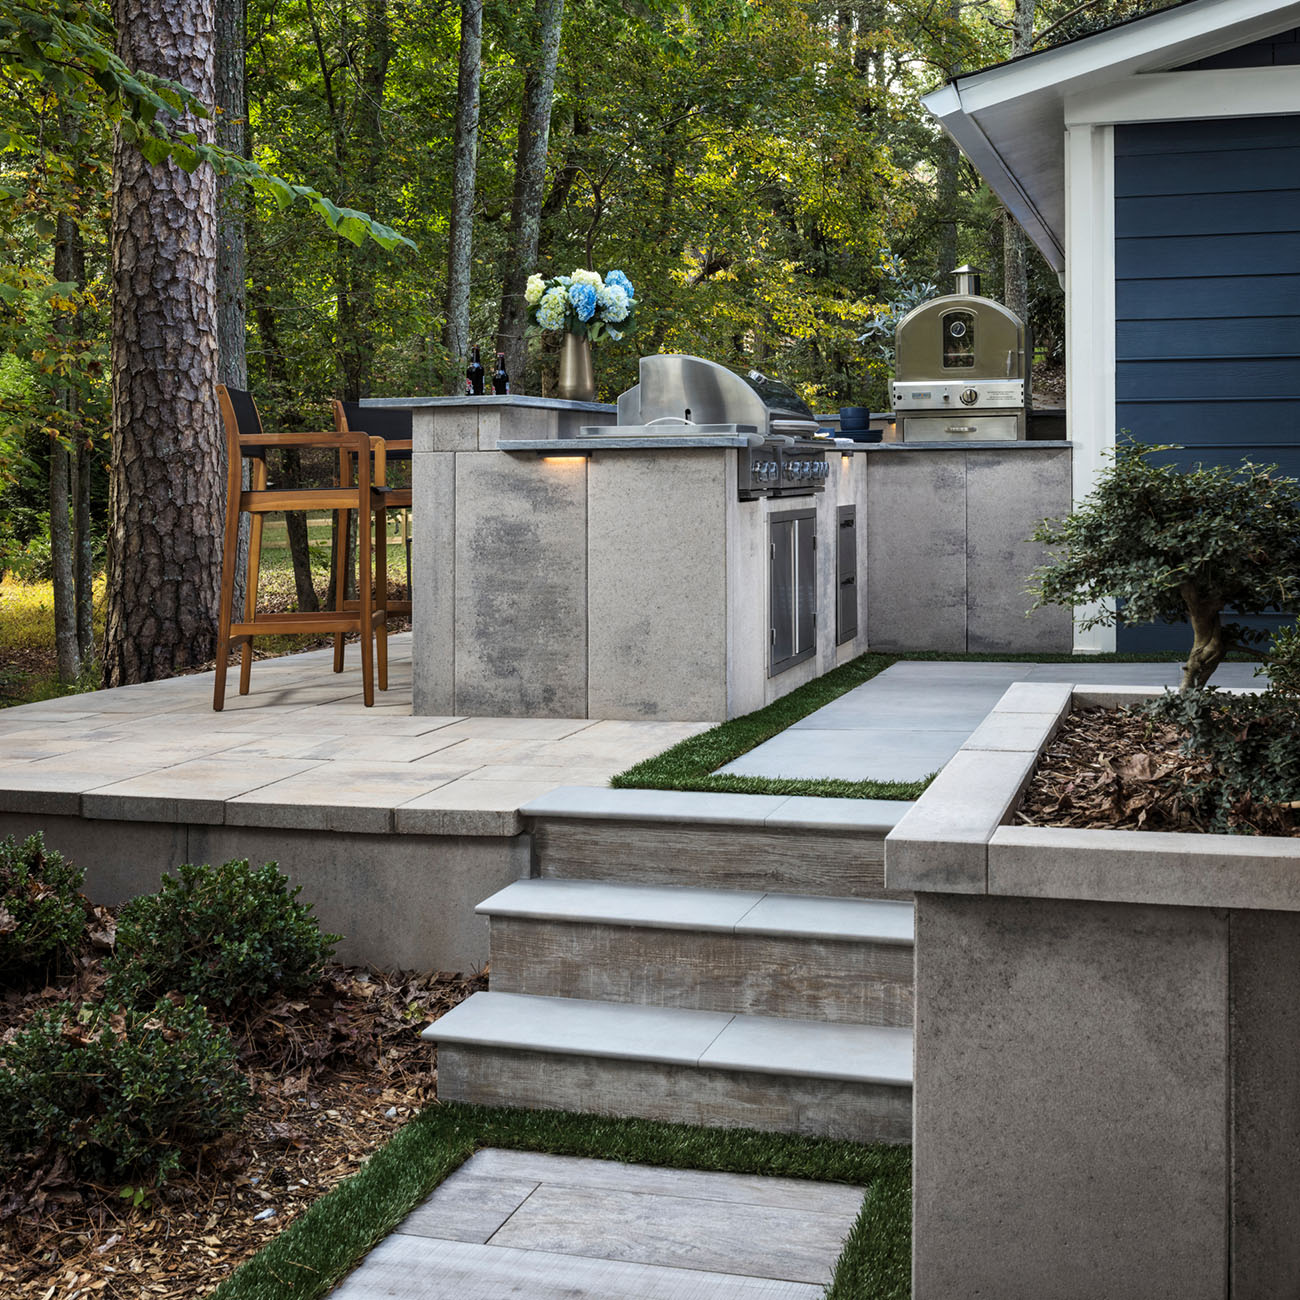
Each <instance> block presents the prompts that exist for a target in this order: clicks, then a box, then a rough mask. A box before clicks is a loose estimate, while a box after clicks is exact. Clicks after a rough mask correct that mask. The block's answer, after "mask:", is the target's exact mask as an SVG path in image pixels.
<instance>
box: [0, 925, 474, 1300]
mask: <svg viewBox="0 0 1300 1300" xmlns="http://www.w3.org/2000/svg"><path fill="white" fill-rule="evenodd" d="M112 925H113V922H112V916H111V914H110V913H109V912H108V910H107V909H104V908H95V909H93V910H92V911H91V912H90V913H89V915H88V924H87V938H86V941H85V943H84V944H83V947H82V951H81V952H80V953H79V954H78V956H77V957H76V959H75V961H74V963H73V966H72V968H71V969H70V970H68V971H66V972H65V973H64V974H63V976H62V977H61V978H59V979H57V980H54V981H52V982H51V983H50V984H48V985H46V986H45V987H42V988H33V989H28V990H18V989H11V990H9V991H7V992H6V993H5V994H4V996H3V997H2V998H0V1037H3V1036H4V1035H5V1034H7V1033H12V1032H14V1031H16V1030H17V1029H18V1028H20V1027H21V1026H22V1025H23V1024H24V1023H26V1021H27V1020H28V1018H29V1017H30V1016H31V1014H32V1013H33V1012H34V1011H36V1010H37V1009H39V1008H45V1007H49V1006H53V1005H57V1004H60V1003H65V1002H70V1001H71V1002H78V1003H79V1002H80V1001H82V1000H95V999H96V998H97V997H98V996H99V995H100V992H101V989H102V985H103V980H104V977H103V974H102V971H101V968H100V963H101V958H102V956H103V955H104V953H106V952H107V951H108V948H109V945H110V943H111V936H112ZM486 987H487V978H486V975H476V976H472V977H469V978H466V977H463V976H461V975H454V974H448V973H445V972H435V973H429V974H419V975H415V974H409V973H401V974H384V973H381V972H378V971H373V970H367V969H362V968H356V967H344V966H335V967H331V968H329V969H328V970H327V972H326V975H325V978H324V979H323V980H322V981H321V982H320V984H319V985H318V986H317V989H316V991H315V992H314V993H313V994H312V995H311V996H310V997H306V998H299V999H293V1000H287V999H279V1000H272V1001H270V1002H268V1003H266V1004H264V1005H262V1006H260V1007H257V1008H254V1009H252V1010H248V1011H245V1012H244V1013H243V1014H241V1015H240V1016H238V1017H237V1018H235V1019H234V1020H233V1021H232V1022H230V1029H231V1031H232V1033H233V1034H234V1036H235V1039H236V1042H237V1044H238V1046H239V1052H240V1060H241V1065H242V1067H243V1069H244V1071H245V1073H246V1074H247V1076H248V1078H249V1081H250V1083H251V1085H252V1089H253V1102H252V1105H251V1106H250V1109H249V1112H248V1114H247V1115H246V1116H245V1119H244V1122H243V1124H242V1126H241V1128H240V1129H239V1130H238V1131H237V1132H236V1133H234V1134H232V1135H230V1136H229V1137H228V1138H227V1139H225V1140H224V1141H222V1142H221V1143H219V1144H217V1145H214V1146H211V1147H208V1148H207V1149H205V1150H204V1151H203V1152H201V1153H198V1159H197V1161H196V1163H195V1165H194V1167H193V1168H192V1169H190V1170H188V1171H187V1172H185V1173H183V1174H177V1175H175V1176H173V1177H172V1178H171V1179H170V1180H169V1181H168V1182H167V1183H166V1184H165V1185H164V1186H163V1187H162V1188H161V1189H150V1190H148V1192H147V1196H146V1200H145V1203H144V1204H142V1205H138V1206H137V1205H133V1204H132V1203H131V1201H130V1200H128V1199H124V1198H123V1196H122V1188H121V1187H120V1186H112V1187H100V1186H90V1185H86V1184H84V1183H78V1182H76V1181H75V1180H74V1179H73V1178H72V1177H71V1176H70V1175H69V1173H68V1171H67V1169H66V1167H65V1165H64V1164H63V1162H62V1161H61V1160H60V1159H58V1158H53V1159H51V1158H45V1159H37V1158H35V1157H33V1158H32V1160H31V1161H30V1162H29V1163H28V1165H27V1167H25V1168H24V1169H22V1170H21V1171H20V1172H19V1174H18V1175H17V1176H14V1177H11V1178H10V1179H9V1180H8V1182H7V1183H0V1296H4V1297H5V1300H78V1298H79V1297H103V1298H104V1300H182V1298H184V1300H191V1298H192V1297H195V1296H201V1295H206V1294H207V1293H208V1292H209V1291H210V1290H211V1289H212V1288H213V1287H215V1286H216V1285H217V1283H219V1282H220V1281H221V1280H222V1279H223V1278H225V1277H226V1276H228V1275H229V1274H230V1273H231V1272H232V1271H233V1270H234V1269H235V1268H236V1267H238V1265H239V1264H241V1263H243V1261H244V1260H246V1259H248V1258H249V1257H250V1256H252V1255H254V1254H255V1253H256V1252H257V1251H258V1250H260V1249H261V1247H262V1246H263V1245H265V1244H266V1242H267V1240H268V1239H269V1238H271V1237H272V1236H274V1235H275V1234H276V1233H278V1232H279V1231H281V1230H282V1229H283V1228H284V1227H286V1226H287V1225H288V1224H289V1223H290V1222H292V1220H293V1219H294V1218H295V1217H296V1216H297V1215H299V1214H300V1213H302V1211H303V1210H305V1209H307V1208H308V1207H309V1206H310V1205H311V1204H312V1202H313V1201H315V1200H316V1199H317V1198H318V1197H319V1196H321V1195H323V1194H324V1193H325V1192H328V1191H329V1190H330V1189H331V1188H333V1187H335V1186H336V1185H337V1184H338V1183H340V1182H341V1181H342V1180H343V1179H345V1178H347V1177H348V1176H349V1175H351V1174H353V1173H355V1172H356V1170H357V1169H358V1168H359V1167H360V1166H361V1164H362V1163H363V1162H364V1161H365V1160H366V1158H367V1157H368V1156H369V1155H370V1154H371V1153H372V1152H374V1151H375V1150H377V1149H378V1148H379V1147H381V1146H382V1145H383V1144H384V1143H385V1142H386V1141H387V1140H388V1139H389V1138H390V1137H391V1136H392V1135H393V1133H394V1132H395V1131H396V1130H397V1129H398V1128H399V1127H400V1126H401V1125H402V1124H403V1123H404V1122H405V1121H406V1120H408V1119H409V1118H410V1117H411V1116H412V1115H413V1114H415V1112H416V1111H418V1110H419V1109H420V1107H421V1106H423V1105H425V1104H426V1103H428V1102H431V1101H432V1100H434V1098H435V1094H436V1080H437V1073H436V1068H435V1057H434V1052H433V1049H432V1048H430V1047H429V1046H428V1045H427V1044H425V1043H422V1042H421V1041H420V1037H419V1035H420V1031H421V1030H422V1029H423V1028H424V1027H425V1026H426V1025H427V1024H428V1023H429V1022H430V1021H431V1020H435V1019H437V1018H438V1017H439V1016H440V1015H442V1014H444V1013H445V1012H447V1011H449V1010H450V1009H451V1008H452V1007H453V1006H455V1005H456V1004H457V1003H459V1002H461V1001H463V1000H464V999H465V998H466V997H468V996H469V994H470V993H472V992H474V991H475V990H477V989H482V988H486Z"/></svg>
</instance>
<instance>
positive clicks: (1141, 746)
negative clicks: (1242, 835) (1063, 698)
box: [1015, 709, 1300, 836]
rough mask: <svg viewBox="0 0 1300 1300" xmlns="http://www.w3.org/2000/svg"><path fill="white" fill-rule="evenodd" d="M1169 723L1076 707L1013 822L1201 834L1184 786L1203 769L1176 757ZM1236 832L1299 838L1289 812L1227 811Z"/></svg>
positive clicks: (1202, 775) (1245, 804)
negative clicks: (1239, 829) (1238, 828)
mask: <svg viewBox="0 0 1300 1300" xmlns="http://www.w3.org/2000/svg"><path fill="white" fill-rule="evenodd" d="M1181 739H1182V735H1181V733H1180V732H1179V730H1178V729H1177V727H1175V726H1173V725H1172V724H1171V723H1166V722H1158V721H1156V720H1155V719H1153V718H1149V717H1147V716H1146V715H1144V714H1141V713H1137V712H1132V711H1130V710H1127V709H1079V710H1077V711H1076V712H1074V713H1072V714H1070V715H1069V717H1067V718H1066V719H1065V721H1064V723H1063V724H1062V725H1061V730H1060V731H1059V732H1057V734H1056V737H1055V738H1054V739H1053V740H1052V742H1051V744H1050V745H1049V746H1048V747H1047V749H1046V750H1045V751H1044V753H1043V756H1042V757H1041V759H1040V760H1039V764H1038V769H1037V771H1036V772H1035V773H1034V776H1033V779H1032V780H1031V781H1030V784H1029V788H1028V789H1027V790H1026V791H1025V797H1024V800H1023V802H1022V803H1021V805H1020V808H1019V809H1018V810H1017V811H1016V814H1015V819H1016V821H1017V822H1019V823H1020V824H1021V825H1025V826H1075V827H1083V828H1087V829H1092V830H1147V831H1201V832H1205V831H1209V830H1210V829H1211V827H1210V825H1209V822H1208V819H1207V817H1206V816H1205V814H1204V812H1203V811H1202V810H1201V809H1200V808H1198V806H1197V805H1196V803H1195V802H1194V801H1193V800H1192V799H1191V798H1190V797H1189V796H1188V789H1189V787H1192V786H1195V785H1198V784H1200V783H1201V782H1203V781H1205V779H1206V778H1207V777H1208V776H1209V774H1210V766H1209V763H1208V762H1207V761H1206V760H1205V759H1203V758H1200V757H1197V756H1196V755H1193V754H1183V753H1180V752H1179V744H1180V742H1181ZM1232 816H1233V821H1234V823H1236V824H1237V825H1239V826H1240V827H1241V829H1243V830H1248V831H1252V832H1255V833H1258V834H1267V835H1288V836H1290V835H1300V819H1298V818H1297V817H1296V814H1295V810H1293V809H1283V808H1277V807H1275V806H1272V805H1253V804H1250V802H1249V801H1248V800H1243V801H1242V802H1241V803H1240V804H1238V805H1237V806H1236V807H1234V808H1233V810H1232Z"/></svg>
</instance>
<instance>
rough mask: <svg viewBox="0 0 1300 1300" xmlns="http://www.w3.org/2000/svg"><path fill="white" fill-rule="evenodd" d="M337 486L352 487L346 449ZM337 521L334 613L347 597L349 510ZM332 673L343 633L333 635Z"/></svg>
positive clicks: (340, 655)
mask: <svg viewBox="0 0 1300 1300" xmlns="http://www.w3.org/2000/svg"><path fill="white" fill-rule="evenodd" d="M339 486H340V487H351V486H352V456H351V455H350V454H349V452H348V451H347V449H346V448H344V449H343V450H342V451H340V452H339ZM334 518H335V519H336V520H337V521H338V543H337V545H336V546H335V548H334V611H335V613H338V614H341V613H342V612H343V602H344V601H345V600H346V599H347V595H348V561H349V555H348V529H349V525H350V523H351V520H352V512H351V511H350V510H338V511H335V514H334ZM334 671H335V672H336V673H341V672H342V671H343V633H342V632H335V633H334Z"/></svg>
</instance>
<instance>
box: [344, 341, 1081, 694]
mask: <svg viewBox="0 0 1300 1300" xmlns="http://www.w3.org/2000/svg"><path fill="white" fill-rule="evenodd" d="M649 360H652V359H651V358H646V359H643V371H642V375H643V383H644V380H645V374H646V371H645V368H644V366H645V361H649ZM702 364H703V365H706V366H708V365H709V364H710V363H702ZM716 369H717V370H719V371H720V370H721V367H717V368H716ZM722 374H723V375H727V376H729V375H730V372H725V371H723V372H722ZM731 378H732V379H733V380H734V381H735V382H737V383H739V382H740V381H739V380H737V379H735V377H734V376H731ZM721 382H723V383H725V382H726V381H725V380H721ZM635 392H636V390H632V393H635ZM628 397H629V395H628V394H624V399H621V401H620V408H619V409H620V411H621V413H622V419H620V415H619V412H617V411H616V408H615V407H613V406H604V405H597V404H591V403H573V402H561V401H548V400H543V399H540V398H525V397H495V398H492V397H476V398H408V399H376V400H374V402H373V404H374V405H383V406H388V407H403V408H407V409H410V410H411V411H412V413H413V437H414V456H413V491H414V514H415V520H414V533H415V544H414V556H413V564H412V575H413V576H412V585H413V593H412V595H413V604H414V614H413V632H414V649H413V657H414V688H413V710H414V712H415V713H416V714H419V715H447V714H456V715H495V716H515V717H538V718H543V717H565V718H587V717H590V718H603V719H620V718H621V719H637V720H648V719H663V720H681V719H688V720H712V719H717V720H721V719H723V718H730V717H736V716H738V715H740V714H743V713H748V712H750V711H751V710H753V709H756V708H760V707H762V705H764V704H766V703H768V702H770V701H771V700H774V699H776V698H778V697H780V696H781V695H784V694H786V693H788V692H789V691H791V690H793V689H795V688H796V687H798V686H800V685H802V684H803V683H804V682H806V681H809V680H811V679H812V678H814V677H817V676H819V675H821V674H822V673H825V672H827V671H829V670H830V669H831V668H834V667H835V666H836V665H837V664H839V663H843V662H845V661H846V660H848V659H851V658H853V657H854V656H855V655H858V654H861V653H862V652H863V651H865V650H866V649H867V647H868V632H869V629H870V633H871V643H872V646H873V647H874V648H882V649H883V648H891V649H892V648H898V649H935V650H947V651H965V650H967V649H968V648H969V649H971V650H987V651H993V652H1006V653H1010V652H1019V651H1024V652H1032V651H1046V650H1065V651H1068V649H1069V646H1070V622H1069V615H1068V611H1063V610H1040V611H1038V612H1037V613H1035V614H1034V616H1033V617H1032V618H1029V619H1026V618H1025V610H1026V609H1027V608H1028V604H1029V601H1028V599H1027V598H1026V597H1024V596H1023V594H1022V589H1023V587H1024V581H1025V579H1026V578H1027V577H1028V574H1029V573H1030V571H1031V570H1032V569H1033V568H1034V567H1035V566H1036V565H1037V564H1038V563H1040V562H1041V558H1042V557H1041V554H1040V551H1039V548H1038V547H1037V546H1036V544H1033V543H1028V542H1026V541H1025V540H1024V539H1025V538H1027V537H1028V536H1029V533H1030V532H1031V531H1032V530H1033V527H1034V525H1035V523H1036V522H1037V521H1038V520H1039V519H1041V518H1043V517H1044V516H1046V515H1052V514H1062V513H1065V512H1066V510H1068V503H1069V499H1070V495H1069V494H1070V448H1069V444H1068V443H1063V442H1058V443H1027V442H1026V443H1010V442H1001V443H997V444H969V443H968V444H962V445H959V446H954V445H952V444H939V445H935V446H926V445H917V444H902V445H888V444H884V445H880V444H875V445H873V444H848V443H842V442H832V441H819V442H816V443H812V442H810V441H807V440H804V439H800V440H798V441H794V440H793V439H790V438H788V437H787V436H786V435H785V434H784V433H783V432H782V429H783V427H793V426H792V425H791V424H787V423H786V422H784V421H783V420H782V419H781V418H780V417H781V415H782V412H781V411H780V410H779V409H776V407H779V400H776V399H774V400H775V406H774V409H773V410H772V412H771V417H770V419H769V420H768V422H767V426H766V427H764V429H763V432H761V433H760V432H758V431H757V429H756V425H757V424H758V422H759V421H758V419H750V420H749V421H748V422H747V423H742V424H739V425H737V426H736V427H733V428H732V429H730V430H726V431H722V430H719V429H718V426H717V424H716V422H711V421H709V420H708V419H707V413H706V412H705V411H704V410H703V409H701V408H700V406H699V400H698V399H697V405H696V408H695V409H694V410H692V411H691V413H690V414H689V415H688V416H687V418H689V419H691V420H692V421H694V420H696V419H699V423H694V422H693V423H692V424H690V425H686V424H683V423H682V420H681V419H680V418H679V419H678V420H677V421H676V424H675V425H673V424H659V425H655V426H652V427H651V428H649V429H647V428H646V427H644V426H642V427H640V428H638V429H635V430H631V429H629V421H628V418H627V411H626V409H625V408H626V399H627V398H628ZM796 400H797V399H796ZM366 404H372V403H366ZM769 404H772V403H771V402H769ZM643 414H644V412H643ZM701 417H703V418H701ZM616 420H618V421H619V425H618V428H617V430H616V431H610V430H609V426H613V425H614V424H615V421H616ZM658 429H667V430H671V431H670V432H667V431H666V432H659V431H656V430H658ZM751 430H752V431H751ZM774 447H775V448H778V451H777V452H776V453H774V451H773V448H774ZM782 447H783V449H781V448H782Z"/></svg>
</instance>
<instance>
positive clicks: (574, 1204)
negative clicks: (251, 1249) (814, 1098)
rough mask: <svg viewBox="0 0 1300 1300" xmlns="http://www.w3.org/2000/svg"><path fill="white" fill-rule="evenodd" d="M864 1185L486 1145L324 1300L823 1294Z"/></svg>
mask: <svg viewBox="0 0 1300 1300" xmlns="http://www.w3.org/2000/svg"><path fill="white" fill-rule="evenodd" d="M863 1195H864V1189H863V1188H861V1187H847V1186H843V1185H841V1184H837V1183H814V1182H804V1181H801V1180H798V1179H790V1178H754V1177H746V1176H742V1175H738V1174H721V1173H697V1172H693V1171H689V1170H680V1169H657V1168H652V1167H650V1166H647V1165H624V1164H618V1163H615V1162H613V1161H607V1160H580V1159H575V1158H572V1157H568V1156H548V1155H533V1154H530V1153H527V1152H516V1151H499V1150H492V1149H488V1150H485V1151H480V1152H478V1153H477V1154H476V1155H474V1156H473V1157H471V1158H470V1159H469V1160H468V1161H466V1163H465V1164H464V1165H462V1166H461V1167H460V1168H459V1169H458V1170H457V1171H456V1172H455V1173H454V1174H452V1175H451V1176H450V1177H449V1178H447V1179H446V1180H445V1181H444V1182H443V1183H442V1184H441V1185H440V1186H439V1187H438V1188H437V1189H435V1191H434V1193H433V1195H432V1196H430V1197H429V1198H428V1200H426V1201H425V1202H424V1203H423V1204H422V1205H420V1206H418V1207H417V1208H416V1209H415V1210H414V1211H413V1212H412V1213H411V1214H410V1215H408V1216H407V1218H406V1219H405V1220H404V1221H403V1222H402V1223H400V1224H399V1225H398V1226H397V1229H396V1230H395V1231H394V1232H393V1234H392V1235H391V1236H389V1237H388V1238H387V1239H386V1240H384V1241H383V1242H381V1243H380V1244H379V1245H378V1246H377V1247H376V1248H375V1249H374V1250H372V1251H371V1252H370V1254H369V1255H367V1256H366V1258H365V1259H364V1260H363V1261H362V1262H361V1264H360V1265H359V1266H358V1267H357V1268H356V1269H355V1270H354V1271H353V1272H352V1273H351V1274H350V1275H349V1276H348V1277H347V1278H346V1279H345V1280H344V1282H343V1283H342V1284H341V1285H340V1286H339V1287H338V1289H337V1290H335V1291H333V1292H332V1293H331V1297H332V1300H379V1298H380V1297H384V1298H385V1300H503V1298H504V1297H507V1296H518V1297H523V1298H526V1300H819V1298H820V1297H821V1295H822V1294H823V1287H824V1286H825V1284H826V1283H827V1282H829V1281H830V1278H831V1272H832V1270H833V1268H834V1265H835V1261H836V1259H837V1258H838V1257H839V1253H840V1248H841V1245H842V1243H843V1241H844V1238H845V1237H846V1236H847V1235H848V1231H849V1229H850V1228H851V1227H852V1225H853V1222H854V1220H855V1219H856V1218H857V1216H858V1212H859V1210H860V1209H861V1207H862V1198H863Z"/></svg>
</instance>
